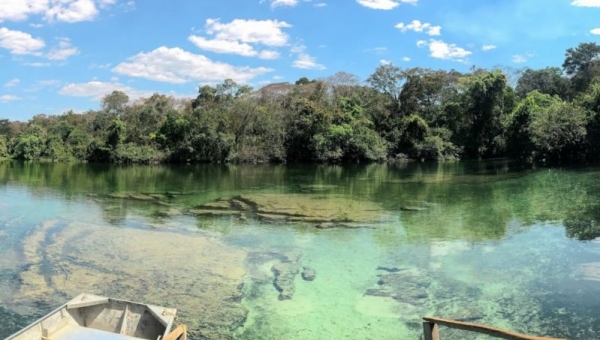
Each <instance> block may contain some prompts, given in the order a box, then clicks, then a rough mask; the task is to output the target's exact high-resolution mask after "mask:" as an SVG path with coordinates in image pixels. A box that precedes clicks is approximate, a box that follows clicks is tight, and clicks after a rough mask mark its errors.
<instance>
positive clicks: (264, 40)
mask: <svg viewBox="0 0 600 340" xmlns="http://www.w3.org/2000/svg"><path fill="white" fill-rule="evenodd" d="M288 27H291V25H289V24H288V23H286V22H282V21H277V20H242V19H235V20H233V21H232V22H230V23H225V24H223V23H221V22H219V19H207V20H206V32H207V33H208V34H210V35H213V36H214V38H213V39H207V38H205V37H201V36H197V35H191V36H189V37H188V40H189V41H190V42H192V43H193V44H194V45H196V46H197V47H198V48H200V49H203V50H206V51H210V52H214V53H225V54H237V55H241V56H245V57H259V58H261V59H277V58H279V52H277V51H273V50H263V51H260V50H259V49H257V47H256V46H255V45H266V46H270V47H277V46H284V45H286V44H287V42H288V40H289V36H288V35H287V34H285V33H284V32H283V31H282V29H283V28H288Z"/></svg>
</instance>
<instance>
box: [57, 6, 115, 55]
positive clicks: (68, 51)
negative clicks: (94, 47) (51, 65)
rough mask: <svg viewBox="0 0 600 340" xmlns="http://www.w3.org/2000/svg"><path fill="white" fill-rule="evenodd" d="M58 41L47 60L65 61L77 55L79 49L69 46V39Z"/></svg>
mask: <svg viewBox="0 0 600 340" xmlns="http://www.w3.org/2000/svg"><path fill="white" fill-rule="evenodd" d="M105 1H106V0H105ZM58 40H59V42H58V46H56V47H54V48H52V49H51V50H50V52H48V54H47V55H46V57H47V58H48V59H50V60H65V59H67V58H69V57H72V56H74V55H77V54H79V49H78V48H77V47H74V46H73V45H71V40H70V39H69V38H59V39H58Z"/></svg>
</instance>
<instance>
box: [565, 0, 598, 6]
mask: <svg viewBox="0 0 600 340" xmlns="http://www.w3.org/2000/svg"><path fill="white" fill-rule="evenodd" d="M571 5H573V6H577V7H600V0H573V2H571Z"/></svg>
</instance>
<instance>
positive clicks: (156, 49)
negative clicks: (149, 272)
mask: <svg viewBox="0 0 600 340" xmlns="http://www.w3.org/2000/svg"><path fill="white" fill-rule="evenodd" d="M581 42H596V43H600V0H520V1H517V0H452V1H448V0H0V64H1V65H2V66H1V68H0V119H2V118H8V119H11V120H22V121H26V120H28V119H30V118H31V117H33V116H34V115H36V114H61V113H64V112H66V111H68V110H74V111H75V112H83V111H86V110H90V109H98V108H99V107H100V100H101V98H102V97H103V96H104V95H106V94H109V93H111V92H112V91H113V90H120V91H123V92H125V93H127V94H128V95H129V96H130V98H131V99H132V100H135V99H139V98H143V97H148V96H150V95H151V94H152V93H155V92H159V93H165V94H169V95H172V96H175V97H194V96H195V94H196V93H197V89H198V87H199V86H201V85H205V84H209V85H214V84H218V83H221V82H222V81H223V80H225V79H233V80H234V81H236V82H238V83H240V84H248V85H251V86H253V87H254V88H260V87H262V86H264V85H267V84H269V83H278V82H295V81H296V80H297V79H299V78H301V77H307V78H309V79H318V78H325V77H328V76H331V75H333V74H335V73H336V72H340V71H343V72H348V73H352V74H355V75H356V76H358V77H359V78H360V79H361V80H363V81H364V80H366V79H367V78H368V76H369V75H370V74H372V73H373V72H374V71H375V69H376V68H377V67H378V66H379V65H381V64H385V63H393V64H394V65H396V66H399V67H402V68H411V67H424V68H432V69H447V70H449V69H455V70H458V71H465V72H467V71H469V70H470V69H471V68H472V67H473V66H475V67H478V68H495V67H502V68H503V69H505V70H509V71H510V70H519V69H523V68H526V67H530V68H534V69H535V68H543V67H547V66H561V65H562V62H563V60H564V55H565V51H566V49H567V48H570V47H576V46H577V45H578V44H579V43H581Z"/></svg>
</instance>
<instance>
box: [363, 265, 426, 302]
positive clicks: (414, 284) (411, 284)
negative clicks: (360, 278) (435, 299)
mask: <svg viewBox="0 0 600 340" xmlns="http://www.w3.org/2000/svg"><path fill="white" fill-rule="evenodd" d="M377 284H378V285H379V287H377V288H373V289H368V290H367V291H366V293H365V295H370V296H380V297H390V298H392V299H394V300H396V301H399V302H403V303H408V304H411V305H414V306H420V305H423V304H424V303H425V299H427V297H429V293H428V288H429V286H430V285H431V279H430V278H429V277H427V276H425V275H424V273H422V272H421V271H419V270H403V271H399V272H395V273H390V274H383V275H380V276H379V281H378V282H377Z"/></svg>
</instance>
